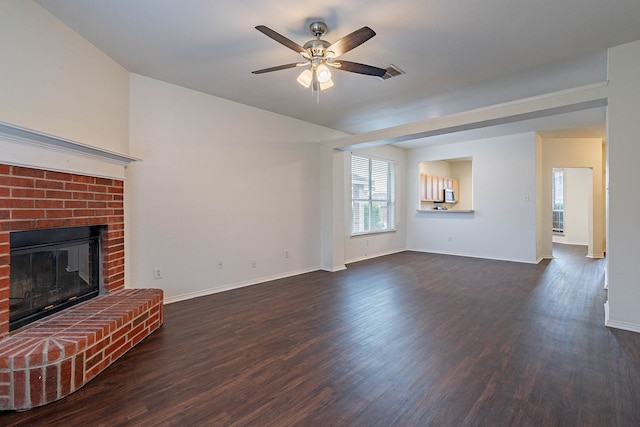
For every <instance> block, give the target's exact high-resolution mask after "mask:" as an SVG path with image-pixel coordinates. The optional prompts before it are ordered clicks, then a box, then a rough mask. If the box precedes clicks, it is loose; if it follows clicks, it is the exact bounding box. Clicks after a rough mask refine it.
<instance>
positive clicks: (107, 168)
mask: <svg viewBox="0 0 640 427" xmlns="http://www.w3.org/2000/svg"><path fill="white" fill-rule="evenodd" d="M140 160H141V159H138V158H135V157H132V156H129V155H127V154H122V153H116V152H114V151H109V150H105V149H103V148H98V147H94V146H91V145H88V144H84V143H81V142H76V141H72V140H69V139H65V138H61V137H57V136H53V135H48V134H46V133H43V132H39V131H36V130H32V129H27V128H24V127H20V126H17V125H14V124H10V123H6V122H1V121H0V163H7V164H12V165H16V166H26V167H34V168H40V169H47V170H55V171H60V172H71V173H81V174H88V175H93V176H101V177H106V178H117V179H123V178H124V170H125V168H126V167H127V165H129V164H130V163H132V162H138V161H140Z"/></svg>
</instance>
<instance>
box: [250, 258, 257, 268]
mask: <svg viewBox="0 0 640 427" xmlns="http://www.w3.org/2000/svg"><path fill="white" fill-rule="evenodd" d="M251 268H256V260H255V259H252V260H251Z"/></svg>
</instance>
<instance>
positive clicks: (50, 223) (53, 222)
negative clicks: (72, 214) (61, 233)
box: [36, 219, 64, 229]
mask: <svg viewBox="0 0 640 427" xmlns="http://www.w3.org/2000/svg"><path fill="white" fill-rule="evenodd" d="M63 226H64V220H63V219H39V220H38V223H37V224H36V228H39V229H43V228H57V227H63Z"/></svg>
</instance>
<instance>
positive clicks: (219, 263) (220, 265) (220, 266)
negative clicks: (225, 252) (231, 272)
mask: <svg viewBox="0 0 640 427" xmlns="http://www.w3.org/2000/svg"><path fill="white" fill-rule="evenodd" d="M218 268H222V260H221V259H219V260H218Z"/></svg>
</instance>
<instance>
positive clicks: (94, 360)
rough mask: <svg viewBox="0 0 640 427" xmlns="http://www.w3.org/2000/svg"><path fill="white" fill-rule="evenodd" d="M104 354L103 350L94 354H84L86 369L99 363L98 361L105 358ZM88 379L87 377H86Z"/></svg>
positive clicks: (88, 369)
mask: <svg viewBox="0 0 640 427" xmlns="http://www.w3.org/2000/svg"><path fill="white" fill-rule="evenodd" d="M106 357H107V356H106V354H105V352H104V351H100V352H98V353H96V354H94V355H93V356H91V357H89V356H87V355H86V354H85V360H86V362H85V363H86V366H87V371H90V370H91V368H93V367H94V366H96V365H99V364H100V363H102V362H103V361H104V359H105V358H106ZM87 381H88V379H87Z"/></svg>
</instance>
